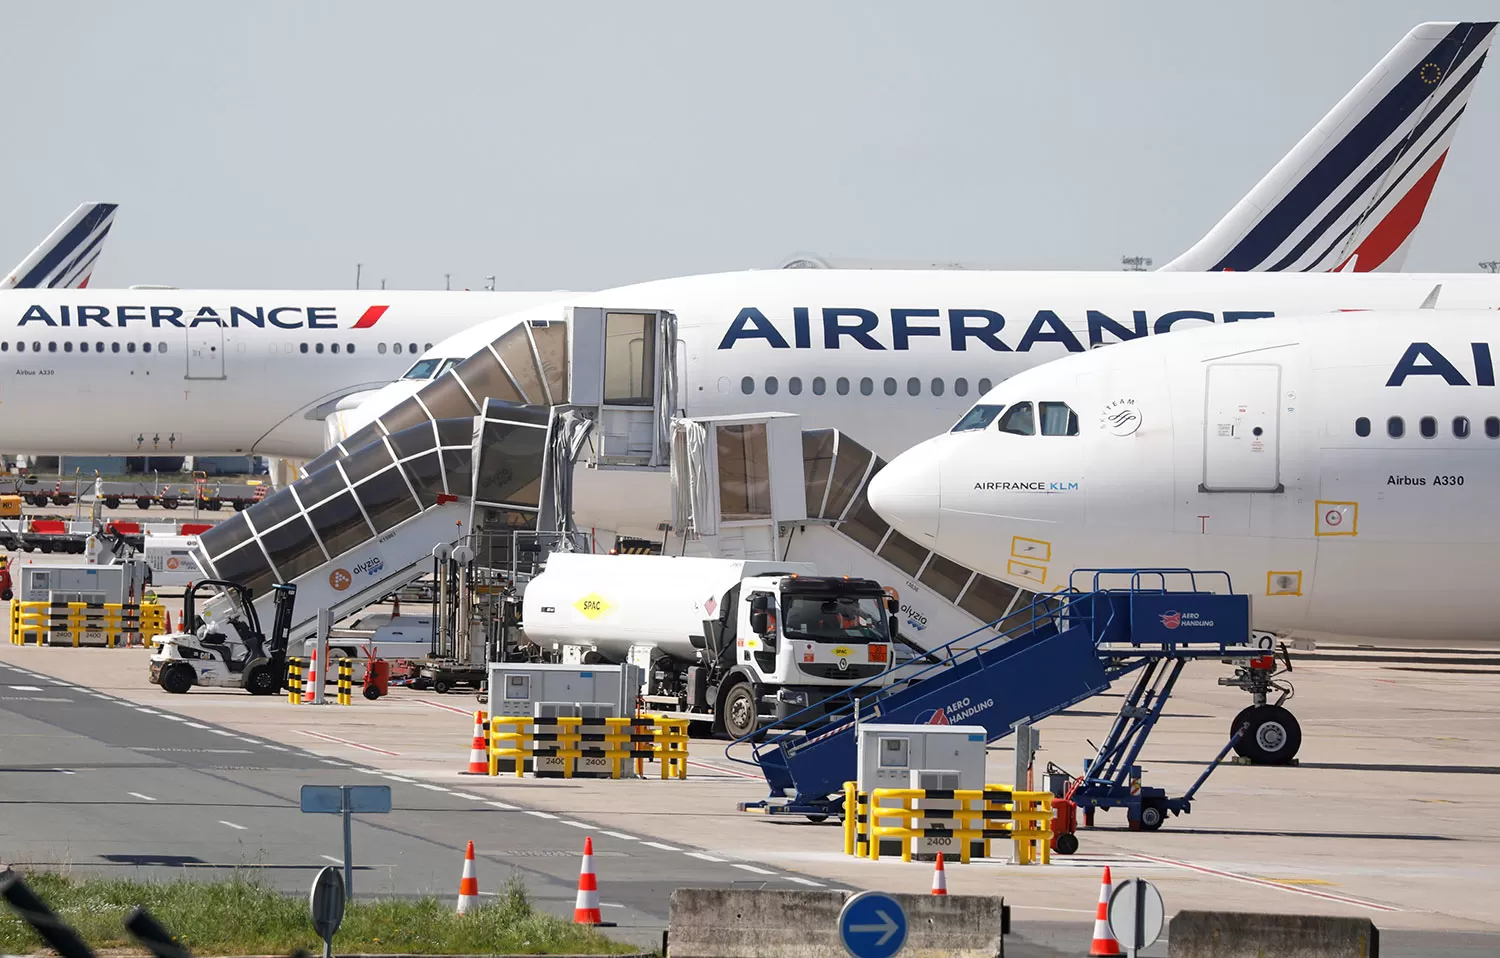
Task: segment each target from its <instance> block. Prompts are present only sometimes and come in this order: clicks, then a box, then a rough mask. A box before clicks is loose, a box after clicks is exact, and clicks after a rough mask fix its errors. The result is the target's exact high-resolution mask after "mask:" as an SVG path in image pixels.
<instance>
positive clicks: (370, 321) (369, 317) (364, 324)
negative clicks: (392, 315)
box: [350, 306, 390, 329]
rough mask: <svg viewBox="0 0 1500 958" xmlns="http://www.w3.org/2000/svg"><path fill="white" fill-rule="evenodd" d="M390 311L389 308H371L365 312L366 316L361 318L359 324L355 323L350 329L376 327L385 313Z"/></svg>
mask: <svg viewBox="0 0 1500 958" xmlns="http://www.w3.org/2000/svg"><path fill="white" fill-rule="evenodd" d="M388 309H390V307H389V306H371V307H370V308H369V309H367V310H365V311H364V314H363V315H362V316H360V317H359V322H357V323H355V324H354V325H353V326H352V327H350V328H351V329H369V328H370V327H371V326H374V325H375V324H376V323H378V322H380V317H382V316H384V315H385V311H386V310H388Z"/></svg>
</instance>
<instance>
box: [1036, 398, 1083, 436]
mask: <svg viewBox="0 0 1500 958" xmlns="http://www.w3.org/2000/svg"><path fill="white" fill-rule="evenodd" d="M1039 405H1040V406H1041V409H1042V435H1044V436H1076V435H1078V414H1077V413H1076V412H1074V411H1073V410H1072V409H1070V408H1069V407H1068V404H1067V403H1065V402H1044V403H1039Z"/></svg>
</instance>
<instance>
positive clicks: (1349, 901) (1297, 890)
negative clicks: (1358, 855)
mask: <svg viewBox="0 0 1500 958" xmlns="http://www.w3.org/2000/svg"><path fill="white" fill-rule="evenodd" d="M1134 857H1135V858H1139V859H1141V860H1142V861H1148V862H1156V863H1157V864H1160V865H1172V866H1174V867H1176V868H1185V869H1187V870H1188V871H1195V872H1200V873H1202V874H1204V875H1213V876H1215V877H1216V878H1228V879H1229V880H1231V881H1240V882H1245V883H1247V884H1250V885H1261V886H1263V887H1265V888H1275V889H1277V890H1278V891H1285V892H1291V893H1292V894H1295V895H1311V896H1312V897H1313V898H1322V899H1325V900H1327V901H1336V902H1340V903H1342V904H1345V905H1354V906H1355V907H1356V908H1368V909H1370V910H1371V911H1383V912H1399V911H1404V910H1405V909H1402V908H1397V907H1396V906H1394V905H1382V904H1379V903H1378V902H1373V901H1367V900H1365V899H1363V898H1351V897H1350V896H1348V895H1335V894H1334V893H1332V892H1326V891H1317V890H1316V889H1313V888H1302V887H1299V886H1297V885H1284V884H1282V883H1281V882H1276V881H1268V880H1267V879H1264V878H1254V877H1252V876H1250V875H1240V874H1236V873H1235V872H1230V871H1224V870H1223V869H1220V868H1210V867H1208V866H1207V865H1197V864H1194V863H1193V862H1184V861H1178V860H1176V859H1173V858H1158V857H1157V856H1155V855H1142V854H1139V853H1137V854H1136V855H1135V856H1134Z"/></svg>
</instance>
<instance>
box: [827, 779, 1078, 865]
mask: <svg viewBox="0 0 1500 958" xmlns="http://www.w3.org/2000/svg"><path fill="white" fill-rule="evenodd" d="M930 801H942V802H944V804H956V805H957V806H958V807H956V808H932V807H930V806H927V805H926V804H925V803H926V802H930ZM916 802H923V803H924V806H923V807H920V808H918V807H915V805H914V803H916ZM844 810H845V814H844V854H846V855H854V856H857V857H860V858H869V859H870V860H871V861H879V860H880V854H881V852H880V840H881V839H882V838H885V839H896V840H898V841H900V843H901V860H902V861H904V862H909V861H911V858H912V842H913V841H914V840H918V839H933V838H937V839H944V838H946V839H951V840H953V841H954V842H956V843H957V844H958V852H959V862H961V863H967V862H968V861H969V857H970V854H971V849H972V847H973V845H974V843H979V845H980V847H981V848H982V852H981V854H982V855H983V857H985V858H988V857H990V843H991V842H992V841H994V840H995V839H1001V840H1003V841H1011V842H1013V843H1014V844H1015V862H1016V864H1018V865H1030V864H1033V863H1036V862H1040V863H1041V864H1043V865H1046V864H1049V863H1050V862H1051V861H1052V793H1051V792H1018V791H1016V790H1014V789H1012V788H1011V787H1010V786H1008V785H986V786H985V787H984V788H982V789H977V788H976V789H957V790H954V789H936V788H925V789H924V788H877V789H875V790H874V791H873V792H869V793H865V792H861V791H859V790H858V788H857V786H856V785H855V783H854V782H845V783H844Z"/></svg>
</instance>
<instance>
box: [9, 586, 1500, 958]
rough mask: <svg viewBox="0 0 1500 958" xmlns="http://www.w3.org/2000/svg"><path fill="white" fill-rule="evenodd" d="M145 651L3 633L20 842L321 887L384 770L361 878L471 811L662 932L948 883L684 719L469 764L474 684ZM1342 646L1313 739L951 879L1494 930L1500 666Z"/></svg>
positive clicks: (1005, 763) (1240, 700)
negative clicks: (278, 679)
mask: <svg viewBox="0 0 1500 958" xmlns="http://www.w3.org/2000/svg"><path fill="white" fill-rule="evenodd" d="M37 558H38V559H40V558H41V557H37ZM47 558H48V559H49V560H50V561H62V559H61V557H57V558H53V557H47ZM22 561H25V560H24V559H23V560H22ZM174 618H175V615H174ZM147 656H148V653H147V652H146V651H145V650H143V649H139V648H137V649H114V650H109V649H70V648H42V649H37V648H34V647H24V648H22V647H16V646H11V645H9V644H5V645H0V723H3V725H0V727H3V728H5V729H6V734H5V735H4V736H0V802H3V803H4V805H5V809H6V810H5V813H4V814H0V849H4V854H5V855H6V857H7V859H8V860H10V861H12V862H15V863H22V864H24V863H31V864H50V865H54V866H65V867H70V868H73V869H86V870H90V871H107V872H109V873H112V874H116V873H123V872H125V871H129V872H131V873H140V874H152V875H167V874H171V875H179V874H203V873H210V872H215V873H222V872H224V871H226V870H229V869H232V868H236V867H238V868H245V869H250V868H256V869H259V871H260V872H261V873H263V874H265V875H266V877H267V878H268V879H269V880H271V881H273V882H275V883H277V884H278V886H281V887H285V888H286V889H287V890H288V891H295V892H298V893H302V892H303V891H305V888H306V887H307V885H308V884H309V883H310V881H311V878H312V874H313V872H314V870H315V869H316V868H317V867H320V866H321V865H323V864H327V863H328V862H329V860H330V859H331V858H336V857H338V856H339V855H341V851H340V842H341V839H340V835H339V828H338V819H337V818H336V817H335V816H313V815H302V814H300V813H299V812H298V811H297V794H296V793H297V788H298V787H299V786H300V785H301V784H304V783H308V782H313V783H318V784H340V783H350V782H354V783H365V782H371V783H389V784H391V785H392V788H393V795H394V800H395V805H396V808H395V810H394V811H393V813H392V814H391V815H390V816H367V817H365V818H363V819H358V820H357V823H356V826H355V837H354V844H355V849H356V850H355V857H356V861H357V862H358V864H359V867H360V871H359V872H358V873H357V874H356V876H355V885H356V889H357V891H359V892H360V893H361V894H363V893H371V894H373V893H383V894H418V893H433V894H438V895H444V896H450V895H456V889H457V883H458V877H459V873H460V870H461V864H462V850H463V846H464V843H465V842H466V841H467V840H469V839H471V838H472V839H473V840H474V841H475V846H476V850H477V852H478V854H479V856H480V881H481V888H482V889H483V890H484V891H486V892H493V891H495V890H497V889H498V887H499V886H500V885H501V884H502V883H503V882H504V880H505V879H506V878H507V877H509V876H510V875H511V874H516V875H518V876H520V877H521V878H522V879H523V880H524V881H525V882H526V883H527V885H528V888H529V889H530V890H531V891H532V894H533V897H534V900H536V901H537V902H538V903H539V904H540V905H541V906H542V907H546V908H548V909H550V910H554V911H556V912H558V913H560V914H567V913H570V911H571V907H572V901H573V890H574V888H575V881H576V875H577V868H578V854H579V851H580V850H581V846H582V839H583V836H584V835H592V836H593V837H594V842H595V849H596V855H597V861H598V866H599V873H600V874H599V882H600V887H601V889H602V892H601V894H602V898H603V900H604V902H605V903H606V909H605V910H606V915H605V917H606V919H608V920H613V921H617V922H619V924H620V925H621V928H622V937H625V938H628V939H629V940H632V941H637V942H640V943H642V944H650V943H654V942H659V940H660V929H661V928H662V927H663V925H664V920H665V917H666V907H667V897H668V894H669V893H670V889H671V888H674V887H678V886H684V885H702V884H731V883H732V884H742V885H748V886H750V887H759V886H760V885H762V884H764V885H766V886H768V887H807V888H881V889H885V890H889V891H907V892H924V891H926V890H927V888H928V887H929V885H930V882H931V866H930V865H929V864H924V863H918V862H913V863H911V864H903V863H901V862H900V861H899V860H896V861H890V860H884V859H883V860H882V861H880V862H869V861H865V860H858V859H853V858H848V857H845V856H844V855H843V854H842V832H841V829H840V827H839V826H838V825H837V824H836V823H834V822H829V823H824V824H814V823H811V822H808V821H805V820H802V819H780V818H775V817H766V816H750V815H744V814H740V813H738V812H736V811H735V806H736V804H737V803H738V802H742V801H747V800H754V799H759V798H763V797H765V788H764V785H763V783H762V782H761V780H760V777H759V775H758V774H757V773H756V772H755V770H754V768H753V766H747V765H743V764H739V763H737V762H735V761H733V760H731V757H730V756H727V755H726V753H725V746H724V743H722V742H715V741H712V740H694V741H693V742H692V746H691V751H690V756H691V758H690V764H689V776H688V779H687V780H686V781H672V780H669V781H660V780H658V779H656V778H654V777H648V778H646V779H642V780H625V781H599V780H582V779H575V780H569V781H559V780H538V779H531V778H525V779H516V778H514V777H508V776H502V777H499V778H488V777H471V776H467V775H462V774H460V772H461V770H463V769H464V767H465V765H466V763H467V759H468V750H469V744H470V737H471V735H472V729H473V718H472V713H473V711H474V710H475V709H476V708H479V707H481V706H479V705H478V703H476V702H475V700H474V698H473V697H472V696H471V695H467V694H465V695H460V694H456V693H455V694H450V695H446V696H439V695H436V694H433V693H430V692H416V691H413V690H408V689H397V690H393V692H392V694H391V695H390V696H389V697H387V698H384V699H381V700H380V701H378V702H368V701H366V700H364V699H363V698H361V697H358V696H356V699H355V704H354V705H353V706H350V707H340V706H337V705H325V706H321V707H311V706H292V705H289V704H288V703H287V702H286V700H285V699H284V698H282V697H275V698H265V699H259V698H254V697H251V696H249V695H247V694H245V693H243V692H239V691H224V690H203V689H195V690H193V691H192V692H190V693H189V694H187V695H182V696H173V695H169V694H167V693H165V692H163V691H161V690H160V689H159V688H157V687H155V686H152V685H150V684H149V682H148V681H147V679H146V663H147ZM1349 658H1350V657H1349V656H1347V655H1337V654H1332V655H1325V654H1322V653H1314V654H1311V655H1305V656H1296V655H1294V660H1293V662H1294V666H1295V669H1296V671H1295V672H1294V673H1293V674H1292V675H1291V676H1290V678H1291V680H1292V681H1293V682H1294V683H1295V685H1296V687H1297V695H1296V697H1295V698H1294V699H1293V700H1292V701H1291V702H1290V703H1289V707H1290V708H1291V709H1292V710H1293V712H1294V713H1295V714H1296V715H1297V717H1298V718H1299V720H1300V721H1301V724H1302V727H1303V732H1304V744H1303V747H1302V751H1301V756H1300V757H1301V764H1300V765H1299V766H1296V767H1289V768H1263V767H1251V766H1240V765H1227V764H1226V765H1223V766H1221V767H1220V768H1218V769H1217V770H1216V771H1215V772H1214V774H1213V775H1212V777H1211V778H1210V779H1209V780H1208V782H1207V784H1206V785H1205V786H1204V788H1203V790H1202V792H1201V793H1200V794H1199V797H1198V800H1197V801H1196V802H1195V804H1194V807H1193V812H1192V814H1191V815H1189V816H1184V817H1180V818H1172V819H1169V820H1168V822H1167V823H1166V825H1165V826H1164V827H1163V828H1162V830H1161V831H1158V832H1131V831H1129V830H1128V829H1126V827H1125V823H1124V816H1123V813H1120V812H1110V813H1101V814H1100V816H1099V818H1098V826H1099V827H1096V828H1093V829H1085V830H1083V831H1081V832H1080V834H1079V838H1080V841H1081V848H1080V850H1079V853H1078V854H1076V855H1074V856H1070V857H1064V856H1054V857H1053V860H1052V864H1051V865H1049V866H1026V867H1022V866H1016V865H1011V864H1008V863H1006V862H1003V861H981V862H972V863H970V864H968V865H961V864H958V863H951V864H950V865H949V867H948V885H949V888H950V890H951V891H952V892H953V893H955V894H958V893H975V894H999V895H1003V896H1004V897H1005V899H1006V901H1007V902H1008V903H1009V904H1010V905H1011V906H1012V909H1013V935H1012V936H1011V937H1010V938H1008V939H1007V949H1008V950H1009V953H1010V954H1014V955H1022V956H1025V955H1038V956H1050V955H1064V954H1067V955H1071V954H1080V953H1083V951H1085V950H1086V948H1087V943H1088V940H1089V935H1090V929H1091V927H1092V919H1093V914H1094V907H1095V902H1096V901H1097V899H1098V893H1099V880H1100V875H1101V873H1102V866H1103V865H1105V864H1109V865H1111V866H1112V870H1113V873H1114V876H1113V877H1114V878H1115V879H1116V880H1119V879H1122V878H1127V877H1133V876H1137V875H1138V876H1141V877H1144V878H1148V879H1150V880H1151V881H1153V882H1154V883H1156V885H1157V887H1158V888H1159V889H1160V890H1161V893H1162V895H1163V897H1164V899H1165V901H1166V904H1167V910H1168V912H1169V914H1170V913H1173V912H1176V911H1177V910H1179V909H1219V910H1233V911H1265V912H1295V913H1319V914H1336V915H1356V916H1362V917H1369V918H1372V919H1373V920H1374V921H1375V923H1376V924H1377V925H1378V926H1379V927H1380V928H1381V932H1382V938H1383V942H1382V944H1383V945H1384V946H1385V953H1386V954H1387V955H1392V954H1395V955H1402V954H1410V955H1419V954H1420V955H1439V954H1442V955H1475V956H1477V955H1492V954H1495V953H1496V952H1497V951H1500V905H1497V904H1496V899H1495V895H1496V890H1497V889H1500V854H1497V853H1500V814H1497V813H1500V793H1497V790H1496V788H1495V786H1496V784H1497V778H1496V776H1500V695H1497V694H1496V693H1497V691H1500V669H1496V668H1494V667H1493V665H1491V664H1487V663H1489V662H1491V661H1492V660H1491V659H1482V658H1477V657H1475V658H1472V659H1469V660H1465V658H1464V657H1463V656H1461V655H1460V656H1448V657H1447V658H1449V659H1452V658H1457V659H1459V662H1458V663H1457V664H1455V663H1454V662H1451V661H1441V662H1438V663H1437V664H1426V662H1427V661H1428V660H1414V659H1411V658H1410V657H1406V656H1402V655H1400V654H1389V653H1380V654H1373V655H1364V656H1355V657H1354V658H1356V660H1354V661H1350V660H1348V659H1349ZM1466 661H1471V662H1475V663H1479V664H1465V662H1466ZM1227 672H1228V667H1227V666H1220V665H1217V664H1208V663H1204V664H1202V665H1201V666H1194V667H1190V668H1189V669H1188V670H1187V672H1186V673H1185V674H1184V676H1183V679H1182V681H1181V682H1180V683H1179V686H1178V690H1177V693H1176V695H1175V696H1174V698H1173V700H1172V703H1171V705H1170V707H1169V710H1168V713H1167V715H1166V717H1165V718H1164V720H1163V721H1162V723H1161V724H1160V726H1159V727H1158V729H1157V731H1156V732H1155V734H1154V735H1153V736H1152V739H1151V741H1150V742H1149V744H1148V745H1147V748H1146V750H1145V752H1144V753H1143V755H1142V761H1141V764H1142V765H1143V766H1144V767H1145V781H1146V784H1150V785H1157V786H1161V787H1164V788H1166V789H1168V791H1169V793H1172V794H1176V793H1179V792H1181V791H1182V790H1183V789H1185V788H1186V787H1187V786H1188V785H1190V784H1191V783H1192V781H1193V780H1194V779H1196V778H1197V776H1198V775H1199V773H1200V772H1201V770H1202V768H1203V766H1204V764H1205V763H1206V762H1207V761H1208V760H1209V759H1211V758H1212V757H1213V756H1214V754H1216V753H1217V751H1218V750H1219V748H1220V747H1221V746H1222V745H1223V743H1224V741H1225V740H1226V738H1227V736H1228V722H1229V719H1230V718H1231V717H1232V716H1233V715H1234V714H1235V712H1237V711H1238V710H1239V709H1240V708H1241V707H1243V705H1244V704H1246V697H1245V696H1244V694H1243V693H1241V692H1239V691H1237V690H1234V689H1225V688H1220V687H1218V686H1217V685H1216V684H1215V680H1216V679H1217V678H1218V677H1219V676H1220V675H1224V674H1227ZM1117 691H1119V689H1118V687H1117ZM328 693H329V699H330V701H331V700H332V698H333V688H332V687H331V686H330V687H329V689H328ZM1119 702H1120V699H1119V697H1118V695H1115V694H1110V695H1106V696H1101V697H1098V698H1095V699H1091V700H1089V701H1087V702H1085V703H1083V704H1082V705H1081V706H1080V707H1078V708H1076V709H1072V710H1069V711H1068V712H1065V713H1063V714H1061V715H1058V716H1054V717H1053V718H1050V719H1047V720H1046V721H1044V722H1042V723H1041V724H1040V725H1039V726H1038V727H1039V729H1040V731H1041V752H1040V753H1039V754H1038V757H1037V769H1038V772H1040V769H1041V768H1043V767H1045V763H1046V762H1047V761H1049V760H1050V761H1053V762H1056V763H1057V764H1059V765H1061V766H1063V767H1064V768H1067V769H1069V770H1070V771H1075V772H1076V771H1078V769H1079V765H1080V764H1081V759H1082V757H1083V756H1084V755H1086V754H1088V753H1089V752H1090V748H1089V745H1088V740H1089V739H1092V740H1094V741H1098V740H1099V738H1100V737H1102V736H1103V735H1104V734H1105V733H1106V731H1107V729H1108V725H1109V722H1110V719H1111V718H1112V716H1113V714H1114V709H1115V708H1116V707H1117V706H1118V705H1119ZM1002 746H1003V743H1002ZM734 757H736V758H742V757H743V756H741V755H738V754H736V755H735V756H734ZM1012 764H1013V757H1012V755H1011V752H1010V751H1009V749H1007V748H1004V747H997V748H994V749H992V752H991V757H990V771H991V774H990V779H991V781H993V782H1008V781H1009V779H1010V778H1011V777H1012V773H1011V772H1010V769H1011V767H1012ZM649 774H654V768H652V767H649V766H648V775H649ZM1145 954H1165V950H1164V948H1163V947H1162V946H1161V945H1158V946H1157V948H1155V949H1152V950H1150V951H1147V952H1145Z"/></svg>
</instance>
